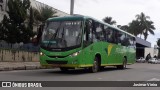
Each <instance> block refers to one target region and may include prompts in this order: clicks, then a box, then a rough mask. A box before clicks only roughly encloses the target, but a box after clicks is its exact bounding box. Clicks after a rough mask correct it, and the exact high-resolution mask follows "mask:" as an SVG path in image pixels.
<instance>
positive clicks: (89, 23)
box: [83, 20, 93, 46]
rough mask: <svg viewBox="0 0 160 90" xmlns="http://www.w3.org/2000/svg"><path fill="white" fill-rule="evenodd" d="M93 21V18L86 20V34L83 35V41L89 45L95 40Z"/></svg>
mask: <svg viewBox="0 0 160 90" xmlns="http://www.w3.org/2000/svg"><path fill="white" fill-rule="evenodd" d="M92 22H93V21H92V20H86V22H85V30H84V36H83V41H84V45H85V46H88V45H89V44H91V43H92V42H93V33H92V31H93V30H92V29H93V23H92Z"/></svg>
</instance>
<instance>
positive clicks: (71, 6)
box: [70, 0, 74, 15]
mask: <svg viewBox="0 0 160 90" xmlns="http://www.w3.org/2000/svg"><path fill="white" fill-rule="evenodd" d="M73 12H74V0H71V5H70V15H73Z"/></svg>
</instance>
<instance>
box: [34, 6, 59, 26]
mask: <svg viewBox="0 0 160 90" xmlns="http://www.w3.org/2000/svg"><path fill="white" fill-rule="evenodd" d="M33 12H34V19H35V21H36V22H41V23H44V22H45V21H46V20H47V19H48V18H51V17H57V15H55V14H56V13H57V12H56V11H55V10H53V8H52V7H49V6H40V8H38V9H36V8H33Z"/></svg>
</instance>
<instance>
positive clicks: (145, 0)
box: [37, 0, 160, 47]
mask: <svg viewBox="0 0 160 90" xmlns="http://www.w3.org/2000/svg"><path fill="white" fill-rule="evenodd" d="M37 1H39V2H42V3H45V4H47V5H49V6H52V7H54V8H56V9H58V10H61V11H63V12H66V13H68V14H69V13H70V0H37ZM159 10H160V0H75V5H74V14H81V15H86V16H91V17H93V18H96V19H98V20H101V21H102V19H103V18H104V17H107V16H110V17H112V19H113V20H115V21H116V22H117V25H128V23H130V22H131V21H132V20H134V19H136V18H135V16H136V15H137V14H140V13H141V12H143V13H144V14H145V15H146V16H149V17H150V20H152V21H153V22H154V26H155V28H156V30H154V32H155V35H151V34H149V36H148V38H147V41H149V42H151V44H152V47H153V46H154V45H156V41H157V38H160V12H159ZM142 38H143V37H142Z"/></svg>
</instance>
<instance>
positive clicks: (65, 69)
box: [60, 67, 68, 72]
mask: <svg viewBox="0 0 160 90" xmlns="http://www.w3.org/2000/svg"><path fill="white" fill-rule="evenodd" d="M60 70H61V71H62V72H66V71H68V68H64V67H60Z"/></svg>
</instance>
